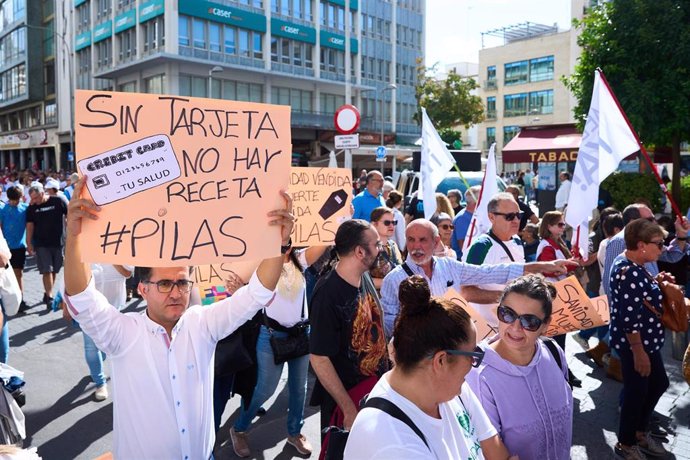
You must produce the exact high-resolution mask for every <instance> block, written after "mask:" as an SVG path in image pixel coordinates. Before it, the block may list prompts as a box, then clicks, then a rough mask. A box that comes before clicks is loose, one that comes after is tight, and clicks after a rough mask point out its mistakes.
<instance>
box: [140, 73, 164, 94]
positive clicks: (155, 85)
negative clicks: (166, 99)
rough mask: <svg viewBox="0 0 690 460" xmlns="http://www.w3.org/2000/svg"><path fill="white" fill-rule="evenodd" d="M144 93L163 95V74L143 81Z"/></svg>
mask: <svg viewBox="0 0 690 460" xmlns="http://www.w3.org/2000/svg"><path fill="white" fill-rule="evenodd" d="M144 92H146V93H150V94H165V74H161V75H154V76H153V77H149V78H146V79H144Z"/></svg>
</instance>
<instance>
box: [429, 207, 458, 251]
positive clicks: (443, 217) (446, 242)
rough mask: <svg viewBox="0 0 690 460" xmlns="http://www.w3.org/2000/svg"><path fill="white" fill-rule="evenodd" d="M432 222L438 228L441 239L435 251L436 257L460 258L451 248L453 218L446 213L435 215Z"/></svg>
mask: <svg viewBox="0 0 690 460" xmlns="http://www.w3.org/2000/svg"><path fill="white" fill-rule="evenodd" d="M431 222H432V223H433V224H434V225H436V227H438V235H439V236H440V237H441V239H440V240H439V242H438V244H437V245H436V248H435V249H434V255H435V256H436V257H450V258H451V259H457V258H458V256H457V254H456V253H455V250H453V248H451V241H450V240H451V238H452V236H453V229H454V228H455V227H454V226H453V218H452V217H451V216H450V215H448V214H446V213H445V212H442V213H439V214H435V215H434V216H433V217H432V218H431Z"/></svg>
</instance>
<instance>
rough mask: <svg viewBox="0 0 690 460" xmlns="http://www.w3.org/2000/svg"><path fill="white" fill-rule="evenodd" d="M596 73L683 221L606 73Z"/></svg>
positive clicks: (598, 70)
mask: <svg viewBox="0 0 690 460" xmlns="http://www.w3.org/2000/svg"><path fill="white" fill-rule="evenodd" d="M596 71H597V72H599V76H601V81H602V82H603V83H604V85H606V89H608V90H609V94H610V95H611V97H612V98H613V101H614V102H615V103H616V105H617V106H618V110H619V111H620V113H621V114H622V115H623V119H624V120H625V122H626V123H627V124H628V128H630V132H632V134H633V136H635V140H636V141H637V145H639V146H640V151H641V152H642V155H643V156H644V158H645V160H646V161H647V164H648V165H649V167H650V169H651V170H652V173H654V177H656V180H657V182H659V186H661V190H662V191H663V192H664V194H665V195H666V199H668V201H669V203H671V207H672V208H673V211H674V212H675V214H676V216H678V217H680V218H681V219H682V218H683V214H681V212H680V208H678V205H677V204H676V202H675V201H673V197H672V196H671V194H670V193H669V192H668V188H667V187H666V184H664V181H663V180H662V179H661V176H660V175H659V172H658V171H657V170H656V167H655V166H654V163H653V162H652V159H651V158H650V157H649V154H648V153H647V150H646V149H645V148H644V145H642V142H641V141H640V137H639V136H638V135H637V131H635V129H634V128H633V126H632V123H630V120H629V119H628V115H626V113H625V111H624V110H623V107H621V104H620V102H619V101H618V98H617V97H616V94H615V93H614V92H613V90H612V89H611V86H610V85H609V82H608V80H606V76H605V75H604V71H603V70H601V69H600V68H597V69H596Z"/></svg>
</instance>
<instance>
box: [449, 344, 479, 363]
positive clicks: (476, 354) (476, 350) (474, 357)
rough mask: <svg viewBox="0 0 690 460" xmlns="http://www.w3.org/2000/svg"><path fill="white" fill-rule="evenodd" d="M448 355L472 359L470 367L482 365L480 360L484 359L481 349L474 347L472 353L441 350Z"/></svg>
mask: <svg viewBox="0 0 690 460" xmlns="http://www.w3.org/2000/svg"><path fill="white" fill-rule="evenodd" d="M443 351H445V352H446V353H448V354H449V355H456V356H469V357H470V358H472V367H479V365H480V364H481V363H482V360H483V359H484V350H482V349H481V348H479V347H478V346H477V347H474V351H461V350H443Z"/></svg>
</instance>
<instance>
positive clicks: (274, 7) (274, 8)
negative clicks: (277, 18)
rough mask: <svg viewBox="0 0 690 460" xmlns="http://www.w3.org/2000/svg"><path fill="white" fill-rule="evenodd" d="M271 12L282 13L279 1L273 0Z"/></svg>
mask: <svg viewBox="0 0 690 460" xmlns="http://www.w3.org/2000/svg"><path fill="white" fill-rule="evenodd" d="M271 11H272V12H274V13H279V12H280V5H279V3H278V0H271Z"/></svg>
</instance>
